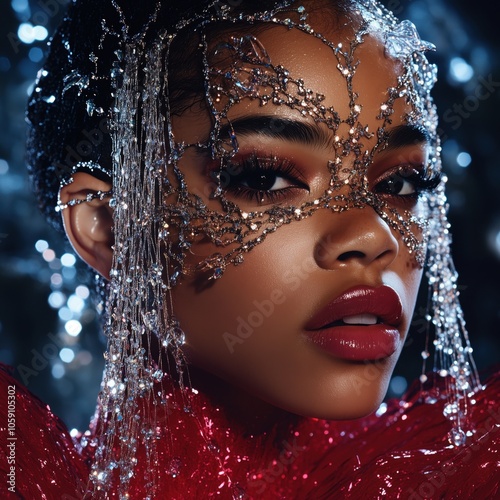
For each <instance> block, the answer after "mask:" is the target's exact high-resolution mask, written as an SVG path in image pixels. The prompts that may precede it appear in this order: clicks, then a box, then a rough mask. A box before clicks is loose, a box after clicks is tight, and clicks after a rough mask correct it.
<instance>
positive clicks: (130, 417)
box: [91, 43, 184, 498]
mask: <svg viewBox="0 0 500 500" xmlns="http://www.w3.org/2000/svg"><path fill="white" fill-rule="evenodd" d="M162 51H163V47H162V45H161V43H158V44H157V45H155V46H154V47H153V48H152V50H151V51H150V52H149V53H148V54H147V55H145V56H144V55H143V54H142V51H141V48H140V47H138V46H136V45H129V46H128V47H127V53H126V54H125V62H126V66H125V70H122V74H121V79H122V84H121V85H120V86H119V88H118V89H117V93H116V104H115V109H114V121H113V122H112V136H113V141H114V143H113V192H114V199H113V200H112V205H113V206H114V234H115V243H114V260H113V267H112V270H111V273H110V274H111V282H110V286H109V298H108V305H107V313H108V321H107V325H106V335H107V338H108V349H107V352H106V355H105V358H106V367H105V372H104V379H103V383H102V391H101V395H100V403H101V405H102V429H101V436H102V437H101V439H100V442H99V443H98V447H97V452H96V457H95V461H94V465H93V469H92V473H91V482H92V483H93V486H92V489H93V490H94V491H93V493H92V498H107V492H108V491H109V490H110V486H111V484H113V485H114V486H113V490H114V488H115V487H116V485H117V488H118V489H117V493H118V495H119V498H128V497H127V494H128V493H127V490H128V487H129V483H130V480H131V478H132V477H133V474H134V467H135V464H136V463H137V447H138V444H139V442H138V441H139V440H140V441H141V442H142V443H144V446H145V449H146V455H147V457H148V461H149V463H151V464H154V463H155V462H156V454H157V450H156V444H155V441H156V432H157V429H156V425H155V423H156V422H158V421H164V422H166V421H167V416H168V413H167V410H168V409H167V408H166V403H165V401H162V404H163V407H158V403H157V401H156V400H157V399H158V398H155V395H154V394H153V390H154V385H155V383H157V382H161V380H162V378H163V376H164V369H163V367H162V357H161V356H160V355H158V354H156V355H155V354H153V349H152V347H153V345H154V343H155V341H156V339H158V341H159V342H160V343H162V344H163V346H164V347H166V348H168V349H173V352H174V358H175V359H176V361H177V362H178V363H179V364H181V362H182V360H181V355H180V352H179V347H180V345H181V344H182V343H183V341H184V339H183V337H184V336H183V333H182V331H181V330H180V328H179V327H178V325H177V324H176V323H175V320H174V319H173V316H172V314H171V302H170V300H169V286H168V284H165V281H164V280H165V275H166V272H165V274H164V271H166V270H164V266H163V264H162V250H161V245H160V244H159V242H158V241H159V240H158V233H159V229H158V217H157V210H156V207H157V206H158V205H159V203H160V202H159V200H162V197H163V190H164V186H165V185H166V184H165V182H166V180H165V179H166V177H165V170H166V160H165V143H164V140H162V139H161V138H162V137H164V131H165V123H164V121H165V118H164V116H162V115H161V113H160V106H159V105H158V103H159V102H160V100H161V92H162V86H163V84H162V81H161V78H162V74H163V72H162V53H163V52H162ZM142 57H144V60H143V59H142ZM141 71H142V72H143V74H141V73H140V72H141ZM141 83H142V86H141ZM139 110H140V112H139ZM166 282H167V283H168V278H167V279H166ZM165 325H166V326H165ZM155 358H157V359H155ZM181 385H182V381H181ZM155 405H156V406H155ZM151 407H153V408H154V409H153V410H150V408H151ZM160 412H163V415H160ZM152 413H154V414H152ZM157 413H158V414H157ZM139 415H140V418H139ZM160 416H161V420H160ZM163 444H165V443H163ZM144 470H145V471H146V474H149V476H148V477H146V478H144V481H145V485H146V489H145V491H150V492H151V494H152V496H153V497H154V496H155V495H154V492H155V484H156V483H155V481H156V477H157V474H156V472H155V471H154V469H153V468H145V469H144ZM116 474H118V475H119V477H117V476H116Z"/></svg>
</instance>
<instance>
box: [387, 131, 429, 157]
mask: <svg viewBox="0 0 500 500" xmlns="http://www.w3.org/2000/svg"><path fill="white" fill-rule="evenodd" d="M430 140H431V137H430V134H429V132H428V131H427V130H426V129H425V128H424V127H422V126H420V125H411V124H405V125H397V126H396V127H394V128H392V129H391V130H388V131H387V144H386V146H385V148H383V150H384V151H394V150H396V149H401V148H404V147H407V146H415V145H418V144H423V143H427V142H430Z"/></svg>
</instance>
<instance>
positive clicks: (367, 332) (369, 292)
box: [305, 286, 403, 361]
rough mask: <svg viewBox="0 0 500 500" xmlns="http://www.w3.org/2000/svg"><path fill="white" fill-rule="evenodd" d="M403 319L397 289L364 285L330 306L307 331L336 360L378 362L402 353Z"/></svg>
mask: <svg viewBox="0 0 500 500" xmlns="http://www.w3.org/2000/svg"><path fill="white" fill-rule="evenodd" d="M402 316H403V307H402V305H401V299H400V298H399V295H398V294H397V293H396V291H395V290H394V289H392V288H390V287H388V286H381V287H377V288H373V287H365V286H360V287H355V288H351V289H349V290H347V291H346V292H344V293H343V294H342V295H340V296H339V297H337V298H336V299H334V300H333V301H332V302H330V303H329V304H327V306H326V307H324V308H323V309H321V310H320V311H319V312H318V313H317V314H315V315H314V316H313V318H312V319H311V320H310V321H309V322H308V323H307V325H306V327H305V329H306V335H307V337H308V338H309V339H310V340H311V341H312V342H313V343H314V344H315V345H317V346H318V347H320V348H321V349H323V350H324V351H326V352H327V353H329V354H332V355H333V356H335V357H338V358H341V359H346V360H352V361H364V360H366V361H376V360H379V359H384V358H387V357H389V356H391V355H392V354H394V353H395V352H396V351H397V350H398V347H399V346H400V343H401V336H400V332H399V330H398V325H399V323H400V322H401V319H402Z"/></svg>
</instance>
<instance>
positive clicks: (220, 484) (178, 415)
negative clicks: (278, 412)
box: [0, 371, 500, 500]
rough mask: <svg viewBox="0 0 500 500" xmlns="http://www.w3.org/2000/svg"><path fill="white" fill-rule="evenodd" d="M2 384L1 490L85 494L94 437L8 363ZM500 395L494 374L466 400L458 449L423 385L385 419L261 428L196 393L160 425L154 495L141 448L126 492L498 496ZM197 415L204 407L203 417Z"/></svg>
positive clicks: (499, 379) (31, 495)
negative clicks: (78, 433) (81, 433)
mask: <svg viewBox="0 0 500 500" xmlns="http://www.w3.org/2000/svg"><path fill="white" fill-rule="evenodd" d="M0 386H1V390H2V394H4V395H7V394H8V389H9V387H12V386H15V398H16V402H15V437H16V438H17V440H16V441H15V443H16V444H15V452H14V454H15V485H16V489H15V491H16V493H15V494H14V493H11V492H9V490H8V487H9V484H8V482H7V481H8V477H7V473H8V471H9V467H10V466H9V464H8V459H9V456H10V455H9V453H10V449H11V448H9V447H8V446H7V445H8V444H9V441H7V440H6V439H7V437H9V436H8V432H9V430H11V427H9V420H8V419H9V417H11V415H9V413H8V405H6V404H5V401H4V403H3V404H2V405H0V431H1V433H2V439H3V442H2V447H1V450H0V471H1V473H2V477H3V478H4V479H3V480H2V482H1V483H0V497H1V498H26V499H28V500H31V499H43V498H47V499H48V500H51V499H60V498H65V499H67V500H70V499H79V498H82V494H83V491H84V489H85V485H86V484H87V477H88V474H89V470H90V469H89V464H90V463H91V458H92V454H93V447H92V446H91V444H87V442H90V439H89V436H87V437H84V438H83V442H82V441H75V442H74V441H73V440H72V438H71V437H70V436H69V434H68V432H67V430H66V429H65V427H64V426H63V424H62V423H61V422H60V421H59V419H58V418H57V417H55V416H54V415H53V414H52V413H51V412H50V409H49V408H48V407H47V406H45V405H43V403H42V402H41V401H39V400H38V399H37V398H35V397H34V396H32V395H31V394H30V393H29V392H28V391H27V390H26V389H25V388H23V387H22V386H20V385H19V384H18V383H17V382H15V381H14V380H13V379H12V378H11V377H10V376H9V375H8V374H7V373H6V372H4V371H1V372H0ZM11 392H12V389H11ZM499 394H500V374H497V375H495V376H493V377H492V378H491V379H490V380H489V381H488V382H487V383H486V387H485V389H484V390H483V391H481V392H480V393H478V394H477V397H476V403H475V404H474V405H473V406H471V407H470V416H471V421H472V422H474V426H475V429H476V432H475V435H474V436H473V437H471V438H470V439H469V441H468V443H467V444H466V445H465V446H462V447H459V448H455V447H452V446H450V445H449V444H448V441H447V433H448V430H449V429H450V422H449V421H448V420H447V419H446V418H445V417H444V416H443V406H444V404H445V401H442V400H440V401H438V402H436V403H434V404H428V403H425V402H422V401H421V399H422V398H421V392H420V390H419V386H416V389H415V390H413V391H412V392H410V393H409V394H408V395H407V397H406V398H405V400H404V401H392V402H390V403H389V405H388V408H387V411H386V412H385V413H384V414H383V415H381V416H376V415H371V416H369V417H367V418H364V419H360V420H356V421H348V422H327V421H323V420H316V419H302V420H301V421H300V422H299V423H298V424H295V425H292V424H291V421H290V422H285V423H283V425H281V426H280V427H279V428H277V429H275V430H273V431H272V432H271V431H270V432H267V433H265V434H264V435H261V436H245V435H243V432H242V431H241V430H238V429H237V428H235V427H233V428H231V425H230V424H229V422H228V421H227V419H226V418H225V416H224V415H223V413H222V411H221V410H220V409H218V408H215V407H214V406H212V405H211V404H209V403H208V401H206V400H205V398H204V397H202V396H201V395H195V396H194V397H193V402H192V408H191V412H187V411H186V408H184V407H182V406H176V405H172V407H171V408H170V410H169V412H168V425H166V426H164V427H159V428H158V436H159V437H160V440H158V441H157V442H158V443H159V446H158V454H157V459H158V466H157V467H156V468H154V470H153V472H152V474H151V477H153V478H154V479H155V480H156V488H157V489H156V493H154V492H153V491H152V486H151V485H150V484H149V485H148V484H147V483H148V480H149V479H151V477H149V478H148V473H150V472H151V468H150V467H147V464H148V461H147V460H145V455H144V447H143V446H139V451H138V457H137V458H138V466H137V467H136V469H135V473H134V476H133V478H132V480H131V483H130V487H129V494H130V498H131V499H142V498H146V496H147V495H148V494H152V497H151V498H161V499H163V498H165V499H169V500H170V499H190V498H212V497H214V498H221V499H232V498H235V497H239V498H248V499H251V498H256V499H275V498H281V499H299V500H302V499H311V500H312V499H314V500H320V499H335V498H354V499H356V498H380V497H383V496H386V497H387V498H391V499H392V498H405V499H408V498H409V499H412V500H420V499H422V498H433V499H435V498H450V499H451V498H454V499H456V498H460V499H461V498H463V499H469V498H480V499H489V498H500V453H499V451H500V408H499V405H498V395H499ZM3 397H4V399H5V396H3ZM11 409H12V407H11ZM11 413H12V412H11ZM193 415H203V419H202V422H201V423H200V420H199V419H197V418H195V417H193ZM141 417H142V416H141ZM138 420H139V421H140V422H141V426H142V427H146V425H145V421H144V420H142V418H139V419H138ZM160 423H161V422H160ZM167 427H168V429H169V430H168V433H169V434H167V431H165V430H164V429H165V428H167ZM201 432H203V433H204V434H205V436H202V435H201ZM11 442H13V441H10V443H11ZM166 443H168V444H166ZM158 471H160V473H158ZM228 478H231V480H232V481H229V479H228ZM115 479H117V478H115ZM116 484H119V480H118V479H117V483H116ZM9 495H10V496H9ZM65 495H66V496H65ZM101 497H103V496H102V495H99V494H98V493H95V492H94V493H93V494H92V495H91V496H90V498H101ZM110 497H111V498H117V497H116V496H114V495H111V496H110Z"/></svg>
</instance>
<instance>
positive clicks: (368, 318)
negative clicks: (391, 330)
mask: <svg viewBox="0 0 500 500" xmlns="http://www.w3.org/2000/svg"><path fill="white" fill-rule="evenodd" d="M342 321H343V322H344V323H346V324H347V325H375V324H376V323H377V316H374V315H373V314H357V315H356V316H346V317H345V318H342Z"/></svg>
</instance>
